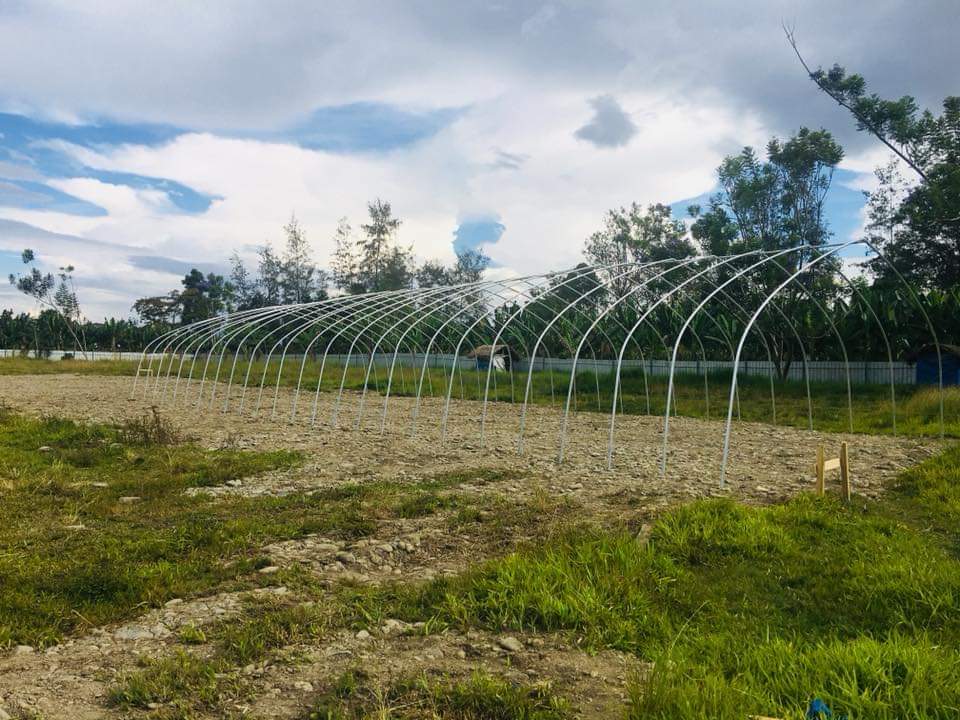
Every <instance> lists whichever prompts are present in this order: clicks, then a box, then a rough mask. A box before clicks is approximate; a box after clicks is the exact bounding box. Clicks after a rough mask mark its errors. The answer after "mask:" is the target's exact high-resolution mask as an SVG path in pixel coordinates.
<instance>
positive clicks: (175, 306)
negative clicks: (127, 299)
mask: <svg viewBox="0 0 960 720" xmlns="http://www.w3.org/2000/svg"><path fill="white" fill-rule="evenodd" d="M133 311H134V312H135V313H136V314H137V315H138V316H139V318H140V322H141V323H144V324H146V325H151V326H154V327H159V328H164V329H165V328H167V327H170V326H171V325H173V324H175V323H176V321H177V315H178V313H179V311H180V293H179V292H177V291H176V290H174V291H173V292H171V293H168V294H167V295H157V296H153V297H144V298H140V299H139V300H137V301H136V302H135V303H134V304H133Z"/></svg>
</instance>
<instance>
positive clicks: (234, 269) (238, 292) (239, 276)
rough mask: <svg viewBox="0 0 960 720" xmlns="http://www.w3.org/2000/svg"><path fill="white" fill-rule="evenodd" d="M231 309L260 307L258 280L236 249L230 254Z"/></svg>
mask: <svg viewBox="0 0 960 720" xmlns="http://www.w3.org/2000/svg"><path fill="white" fill-rule="evenodd" d="M229 262H230V289H231V296H230V309H231V310H249V309H251V308H255V307H259V306H260V305H261V304H262V303H261V302H260V299H261V296H260V294H259V292H258V289H257V282H256V280H254V278H253V277H252V276H251V275H250V271H249V270H247V266H246V265H245V264H244V262H243V258H241V257H240V253H238V252H237V251H236V250H234V252H233V254H232V255H231V256H230V261H229Z"/></svg>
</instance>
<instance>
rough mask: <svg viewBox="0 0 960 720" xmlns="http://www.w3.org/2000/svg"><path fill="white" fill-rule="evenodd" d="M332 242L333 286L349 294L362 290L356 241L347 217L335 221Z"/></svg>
mask: <svg viewBox="0 0 960 720" xmlns="http://www.w3.org/2000/svg"><path fill="white" fill-rule="evenodd" d="M333 242H334V251H333V259H332V262H331V270H332V280H333V286H334V287H335V288H337V289H338V290H340V291H342V292H345V293H348V294H351V295H355V294H357V293H361V292H363V291H364V287H363V284H362V283H361V282H360V277H359V259H358V248H357V242H358V241H357V240H356V239H355V238H354V237H353V228H351V227H350V222H349V221H348V220H347V218H345V217H342V218H340V221H339V222H338V223H337V230H336V233H334V237H333Z"/></svg>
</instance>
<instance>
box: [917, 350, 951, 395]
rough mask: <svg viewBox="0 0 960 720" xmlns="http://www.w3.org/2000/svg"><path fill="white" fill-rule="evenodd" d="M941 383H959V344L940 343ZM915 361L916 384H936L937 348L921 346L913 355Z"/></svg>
mask: <svg viewBox="0 0 960 720" xmlns="http://www.w3.org/2000/svg"><path fill="white" fill-rule="evenodd" d="M940 358H941V360H942V362H943V384H944V385H960V345H941V346H940ZM912 359H913V360H915V361H916V363H917V385H936V384H937V380H938V370H937V349H936V348H935V347H934V346H933V345H928V346H925V347H923V348H921V349H920V350H919V351H917V352H916V353H915V354H914V355H913V358H912Z"/></svg>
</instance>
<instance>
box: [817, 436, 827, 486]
mask: <svg viewBox="0 0 960 720" xmlns="http://www.w3.org/2000/svg"><path fill="white" fill-rule="evenodd" d="M823 463H824V457H823V445H819V446H817V495H823V493H824V492H825V490H826V488H825V487H824V475H825V474H826V473H825V470H824V467H823Z"/></svg>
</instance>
